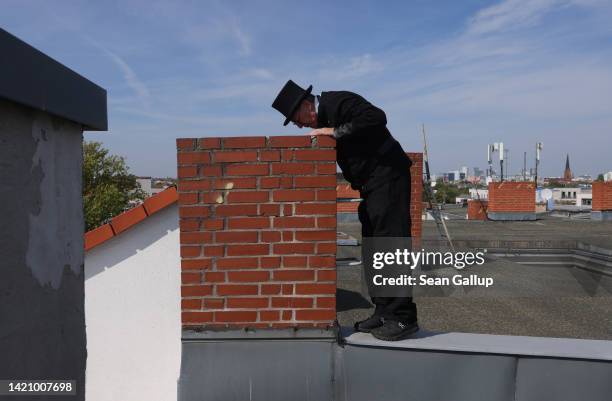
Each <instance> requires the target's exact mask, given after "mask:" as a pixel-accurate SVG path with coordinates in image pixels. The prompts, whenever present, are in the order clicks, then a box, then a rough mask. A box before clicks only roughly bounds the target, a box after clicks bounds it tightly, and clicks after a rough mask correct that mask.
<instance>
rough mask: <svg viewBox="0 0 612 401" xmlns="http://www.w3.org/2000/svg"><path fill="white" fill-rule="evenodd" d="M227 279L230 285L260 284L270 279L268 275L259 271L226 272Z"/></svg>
mask: <svg viewBox="0 0 612 401" xmlns="http://www.w3.org/2000/svg"><path fill="white" fill-rule="evenodd" d="M227 279H228V281H229V282H232V283H238V282H241V283H261V282H264V281H268V280H269V279H270V273H269V272H267V271H261V270H256V271H253V270H249V271H237V272H232V271H231V272H228V273H227Z"/></svg>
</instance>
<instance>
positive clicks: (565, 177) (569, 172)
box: [563, 153, 572, 181]
mask: <svg viewBox="0 0 612 401" xmlns="http://www.w3.org/2000/svg"><path fill="white" fill-rule="evenodd" d="M563 180H564V181H571V180H572V170H571V169H570V162H569V153H568V154H567V158H566V159H565V171H564V172H563Z"/></svg>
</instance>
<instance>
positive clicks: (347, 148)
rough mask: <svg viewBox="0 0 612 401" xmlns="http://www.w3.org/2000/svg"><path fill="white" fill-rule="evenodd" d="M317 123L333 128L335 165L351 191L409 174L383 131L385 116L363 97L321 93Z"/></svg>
mask: <svg viewBox="0 0 612 401" xmlns="http://www.w3.org/2000/svg"><path fill="white" fill-rule="evenodd" d="M317 119H318V121H317V124H318V127H333V128H334V136H335V137H336V139H337V144H336V150H337V158H338V165H339V166H340V168H341V169H342V173H343V174H344V177H345V178H346V179H347V180H348V181H349V182H350V183H351V186H352V187H353V188H354V189H361V188H362V186H363V185H364V184H365V183H366V182H368V181H369V180H373V179H375V178H379V179H385V177H390V176H391V175H397V174H406V175H408V174H409V168H410V164H411V163H410V159H409V158H408V157H407V156H406V154H405V153H404V151H403V150H402V147H401V145H400V144H399V142H397V141H395V140H394V139H393V137H392V136H391V133H390V132H389V130H388V129H387V126H386V125H387V117H386V115H385V113H384V112H383V111H382V110H381V109H379V108H378V107H376V106H374V105H372V104H371V103H370V102H368V101H367V100H365V99H364V98H363V97H361V96H359V95H357V94H356V93H352V92H346V91H339V92H322V93H321V96H320V98H319V109H318V116H317ZM389 140H391V141H392V142H391V143H389V142H388V141H389Z"/></svg>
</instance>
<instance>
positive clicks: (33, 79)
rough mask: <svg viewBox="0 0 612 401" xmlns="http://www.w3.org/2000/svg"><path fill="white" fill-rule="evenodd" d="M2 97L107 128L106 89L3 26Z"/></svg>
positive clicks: (90, 126)
mask: <svg viewBox="0 0 612 401" xmlns="http://www.w3.org/2000/svg"><path fill="white" fill-rule="evenodd" d="M0 57H2V62H1V63H0V98H4V99H7V100H10V101H12V102H15V103H19V104H22V105H26V106H29V107H32V108H35V109H37V110H42V111H46V112H48V113H51V114H54V115H56V116H59V117H63V118H65V119H67V120H70V121H74V122H77V123H79V124H81V125H83V126H85V128H86V129H89V130H98V131H106V129H107V127H108V122H107V115H106V91H105V90H104V89H102V88H101V87H99V86H98V85H96V84H94V83H93V82H91V81H89V80H87V79H85V78H83V77H82V76H81V75H79V74H77V73H76V72H74V71H72V70H71V69H69V68H68V67H66V66H64V65H62V64H60V63H58V62H57V61H55V60H53V59H52V58H51V57H49V56H47V55H45V54H43V53H41V52H40V51H38V50H36V49H35V48H33V47H32V46H30V45H28V44H27V43H25V42H23V41H21V40H19V39H17V38H16V37H15V36H13V35H11V34H10V33H8V32H6V31H4V30H2V29H0Z"/></svg>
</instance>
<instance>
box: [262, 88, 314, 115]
mask: <svg viewBox="0 0 612 401" xmlns="http://www.w3.org/2000/svg"><path fill="white" fill-rule="evenodd" d="M311 91H312V85H310V86H309V87H308V89H306V90H304V89H302V88H301V87H299V86H298V85H297V84H296V83H295V82H293V81H292V80H289V81H287V83H286V84H285V86H283V89H281V91H280V92H279V93H278V96H276V99H274V103H272V107H274V108H275V109H276V110H278V111H280V112H281V113H282V114H283V115H284V116H285V117H287V119H286V120H285V123H284V124H283V125H287V124H289V121H291V117H293V113H295V111H296V110H297V109H298V107H299V106H300V103H302V100H304V99H306V97H307V96H308V95H310V92H311Z"/></svg>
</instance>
